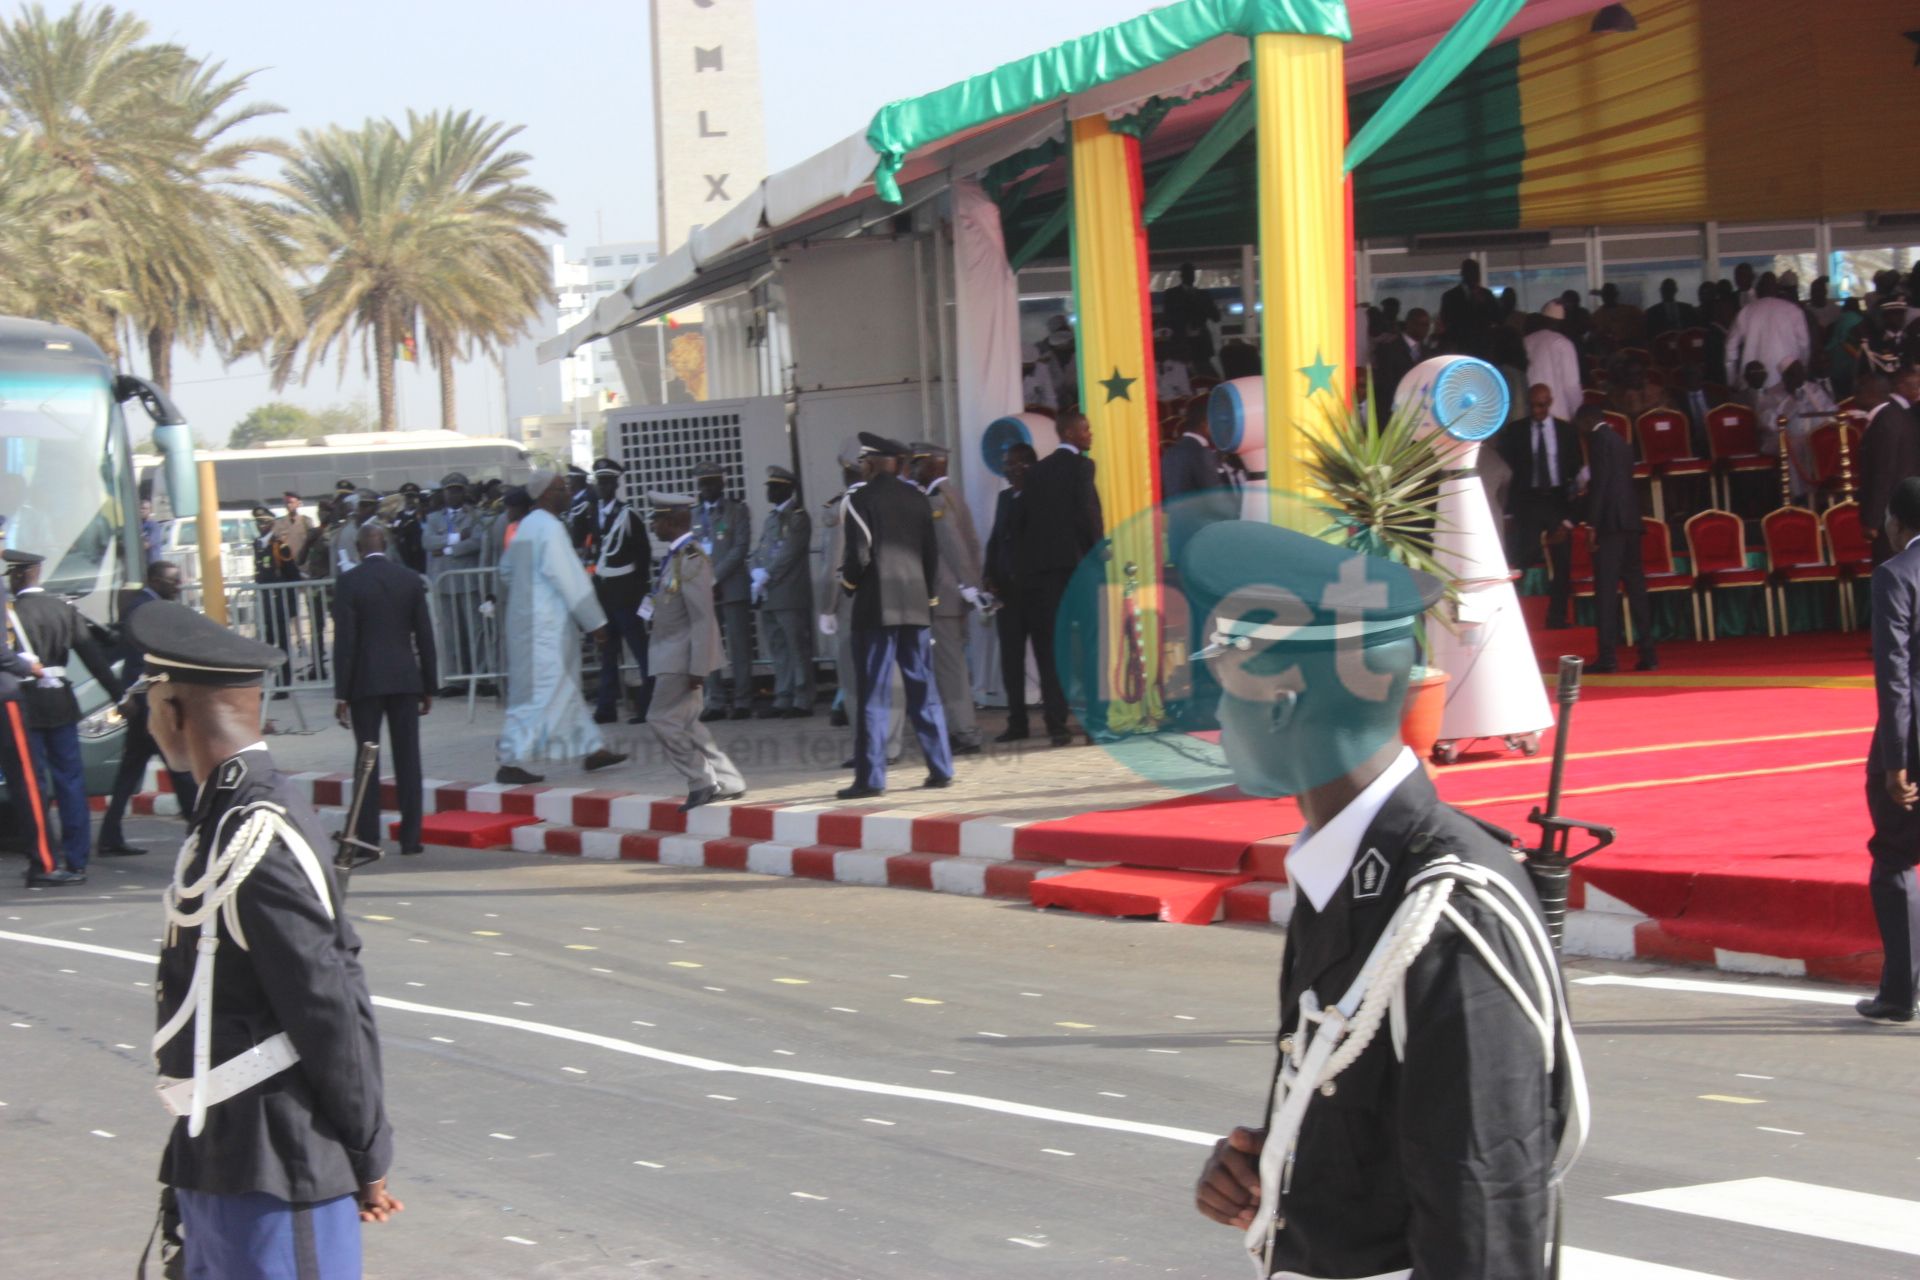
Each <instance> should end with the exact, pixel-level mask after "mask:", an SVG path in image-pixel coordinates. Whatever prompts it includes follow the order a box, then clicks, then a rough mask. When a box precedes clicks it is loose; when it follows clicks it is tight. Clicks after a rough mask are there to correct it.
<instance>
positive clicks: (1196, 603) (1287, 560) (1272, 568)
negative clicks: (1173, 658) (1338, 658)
mask: <svg viewBox="0 0 1920 1280" xmlns="http://www.w3.org/2000/svg"><path fill="white" fill-rule="evenodd" d="M1180 575H1181V581H1182V582H1184V583H1185V584H1186V585H1187V588H1188V590H1189V592H1190V593H1191V594H1192V595H1193V596H1194V597H1195V599H1194V600H1193V602H1192V607H1193V610H1194V614H1195V616H1197V617H1199V616H1212V617H1213V619H1214V627H1213V633H1212V634H1211V635H1208V636H1206V637H1203V639H1204V640H1205V642H1206V644H1205V648H1203V649H1202V650H1200V651H1199V652H1198V653H1196V654H1195V655H1194V656H1195V657H1210V656H1212V655H1213V654H1214V653H1218V652H1221V651H1222V650H1224V649H1225V648H1228V647H1232V648H1235V649H1241V650H1247V649H1251V648H1253V647H1254V646H1255V645H1258V646H1259V647H1260V648H1261V649H1262V650H1263V651H1264V650H1268V649H1274V648H1284V649H1287V650H1290V651H1296V652H1297V651H1300V650H1309V649H1325V650H1331V649H1332V648H1333V647H1334V645H1335V643H1336V642H1338V641H1342V640H1352V639H1358V640H1359V641H1360V643H1361V644H1362V645H1363V646H1366V647H1371V646H1373V645H1378V644H1386V643H1388V642H1389V641H1393V640H1399V639H1403V638H1405V637H1408V636H1410V635H1412V634H1413V626H1414V622H1415V620H1416V619H1417V618H1419V616H1420V615H1421V614H1423V613H1425V612H1426V611H1427V610H1428V609H1429V608H1431V607H1432V606H1433V605H1434V604H1435V603H1436V602H1438V601H1439V599H1440V597H1441V596H1442V595H1443V594H1445V591H1446V587H1445V584H1443V583H1442V582H1441V581H1440V579H1438V578H1436V577H1434V576H1433V575H1432V574H1429V573H1422V572H1420V571H1419V570H1416V569H1408V568H1407V567H1405V566H1404V565H1399V564H1395V563H1394V562H1393V561H1391V560H1386V559H1383V558H1381V557H1379V556H1369V555H1363V554H1362V553H1360V552H1357V551H1353V550H1350V549H1348V548H1346V547H1341V546H1336V545H1335V544H1333V543H1330V542H1322V541H1321V540H1320V539H1318V538H1313V537H1309V536H1307V535H1306V534H1304V533H1297V532H1295V531H1294V530H1292V529H1285V528H1282V527H1280V526H1278V525H1271V524H1264V523H1261V522H1259V521H1254V520H1222V521H1219V522H1217V523H1215V524H1210V525H1208V526H1206V527H1205V528H1203V529H1201V530H1200V531H1199V532H1198V533H1196V534H1194V535H1193V537H1192V538H1190V539H1188V541H1187V545H1186V548H1185V551H1184V553H1183V554H1182V556H1181V558H1180Z"/></svg>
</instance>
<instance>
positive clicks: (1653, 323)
mask: <svg viewBox="0 0 1920 1280" xmlns="http://www.w3.org/2000/svg"><path fill="white" fill-rule="evenodd" d="M1692 327H1693V308H1692V307H1690V306H1688V305H1687V304H1686V303H1684V302H1682V301H1680V282H1679V281H1677V280H1674V279H1671V278H1669V279H1666V280H1662V281H1661V282H1660V301H1659V302H1658V303H1657V304H1656V305H1655V306H1654V307H1653V309H1652V310H1651V311H1648V312H1647V338H1648V340H1649V341H1651V340H1652V339H1654V338H1657V337H1659V336H1660V335H1661V334H1663V333H1671V332H1673V331H1674V330H1675V329H1691V328H1692Z"/></svg>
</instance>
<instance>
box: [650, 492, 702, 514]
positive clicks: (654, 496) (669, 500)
mask: <svg viewBox="0 0 1920 1280" xmlns="http://www.w3.org/2000/svg"><path fill="white" fill-rule="evenodd" d="M647 505H648V506H650V507H652V508H653V509H654V510H655V511H686V510H690V509H691V508H692V506H693V499H692V498H691V497H689V496H687V495H686V494H684V493H649V494H648V495H647Z"/></svg>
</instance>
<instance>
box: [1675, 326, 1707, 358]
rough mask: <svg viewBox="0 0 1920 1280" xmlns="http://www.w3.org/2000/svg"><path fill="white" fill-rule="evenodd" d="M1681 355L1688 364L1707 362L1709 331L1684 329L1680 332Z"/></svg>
mask: <svg viewBox="0 0 1920 1280" xmlns="http://www.w3.org/2000/svg"><path fill="white" fill-rule="evenodd" d="M1680 354H1681V356H1682V357H1684V358H1685V360H1686V362H1687V363H1688V364H1705V363H1706V362H1707V331H1706V330H1705V329H1682V330H1681V331H1680Z"/></svg>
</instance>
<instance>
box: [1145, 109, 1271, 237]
mask: <svg viewBox="0 0 1920 1280" xmlns="http://www.w3.org/2000/svg"><path fill="white" fill-rule="evenodd" d="M1253 105H1254V104H1253V91H1252V90H1251V89H1249V90H1248V91H1247V92H1245V93H1243V94H1241V95H1240V96H1239V97H1238V98H1237V99H1235V100H1234V103H1233V105H1232V106H1230V107H1228V108H1227V109H1226V110H1225V111H1224V112H1222V113H1221V114H1220V118H1219V119H1218V120H1216V121H1214V122H1213V128H1211V129H1209V130H1207V135H1206V137H1204V138H1202V139H1200V141H1199V142H1197V143H1195V144H1194V147H1193V149H1192V150H1191V151H1188V152H1187V154H1185V155H1184V156H1181V157H1180V160H1179V162H1178V163H1177V164H1175V165H1174V166H1173V168H1172V169H1170V170H1168V172H1167V173H1166V175H1165V176H1163V177H1161V178H1160V179H1159V180H1158V181H1157V182H1155V183H1154V185H1153V190H1152V191H1151V192H1150V193H1148V195H1147V200H1146V204H1145V205H1143V206H1142V207H1141V210H1140V220H1141V221H1142V222H1144V223H1146V224H1148V225H1149V226H1151V225H1152V224H1153V223H1155V222H1158V221H1159V220H1160V215H1161V214H1163V213H1165V212H1166V211H1167V210H1168V209H1171V208H1172V207H1173V206H1174V204H1175V203H1176V202H1177V201H1178V200H1179V199H1180V197H1181V196H1183V195H1185V194H1187V192H1188V191H1189V190H1191V189H1192V188H1193V184H1194V183H1196V182H1198V181H1200V179H1201V178H1204V177H1205V176H1206V175H1207V172H1208V171H1209V170H1210V169H1212V168H1213V166H1214V165H1216V164H1218V163H1220V161H1221V160H1222V159H1223V158H1224V157H1225V156H1226V154H1227V153H1228V152H1230V151H1232V150H1233V149H1234V148H1235V147H1236V146H1238V145H1239V144H1240V140H1241V139H1242V138H1245V137H1246V136H1247V134H1248V133H1249V132H1251V131H1252V129H1253V114H1254V113H1253Z"/></svg>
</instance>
